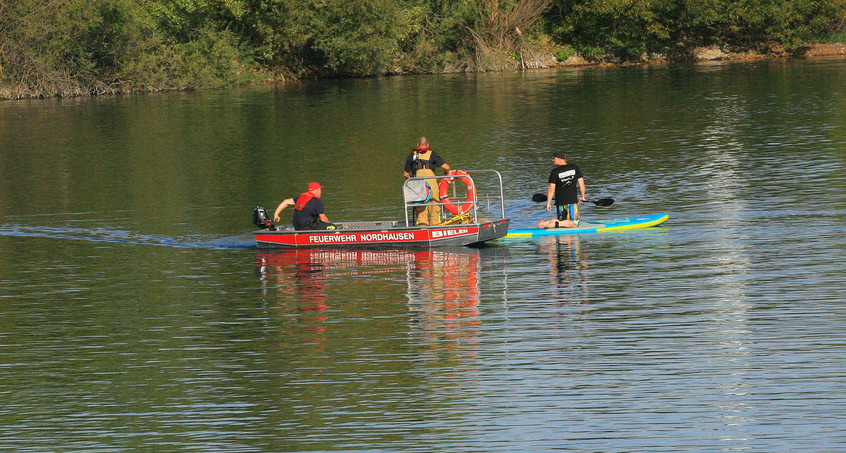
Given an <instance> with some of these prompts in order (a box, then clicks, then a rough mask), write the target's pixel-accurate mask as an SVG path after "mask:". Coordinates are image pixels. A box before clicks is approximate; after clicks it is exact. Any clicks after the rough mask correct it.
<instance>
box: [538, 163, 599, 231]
mask: <svg viewBox="0 0 846 453" xmlns="http://www.w3.org/2000/svg"><path fill="white" fill-rule="evenodd" d="M552 163H553V164H554V165H555V168H553V169H552V171H551V172H550V173H549V179H548V181H547V182H549V189H548V190H547V193H546V196H547V197H546V211H547V212H550V211H552V201H553V197H554V200H555V208H556V211H557V216H556V217H557V218H555V219H553V220H541V221H540V222H538V228H562V227H563V228H574V227H576V226H578V225H579V205H578V204H579V203H584V202H585V201H587V200H586V199H585V179H584V177H582V171H581V170H579V167H577V166H576V165H574V164H568V163H567V156H566V155H565V154H564V153H563V152H561V151H556V152H555V153H553V155H552ZM577 189H578V191H577ZM579 192H581V197H579Z"/></svg>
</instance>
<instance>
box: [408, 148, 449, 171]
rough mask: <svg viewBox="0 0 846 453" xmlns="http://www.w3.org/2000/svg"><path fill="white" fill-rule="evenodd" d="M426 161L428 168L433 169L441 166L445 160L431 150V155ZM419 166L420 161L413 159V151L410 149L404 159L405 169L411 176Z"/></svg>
mask: <svg viewBox="0 0 846 453" xmlns="http://www.w3.org/2000/svg"><path fill="white" fill-rule="evenodd" d="M421 154H422V153H421ZM426 163H428V166H429V168H430V169H432V171H434V170H435V169H436V168H438V167H443V165H444V164H445V163H446V161H445V160H444V158H443V157H441V156H440V155H439V154H438V153H436V152H434V151H432V155H431V156H429V160H428V161H427V162H426ZM420 167H421V165H420V161H415V160H414V151H412V152H411V154H409V155H408V157H407V158H406V159H405V171H406V172H408V174H410V175H411V176H415V175H416V174H417V170H418V169H419V168H420Z"/></svg>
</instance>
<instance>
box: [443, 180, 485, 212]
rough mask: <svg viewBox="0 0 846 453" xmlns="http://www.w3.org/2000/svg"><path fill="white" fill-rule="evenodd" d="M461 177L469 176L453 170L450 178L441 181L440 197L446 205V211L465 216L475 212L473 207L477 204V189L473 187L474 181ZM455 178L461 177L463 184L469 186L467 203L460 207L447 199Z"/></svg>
mask: <svg viewBox="0 0 846 453" xmlns="http://www.w3.org/2000/svg"><path fill="white" fill-rule="evenodd" d="M461 175H464V176H468V175H467V173H465V172H463V171H461V170H453V171H451V172H450V173H449V176H450V177H449V178H443V179H441V183H440V184H439V185H438V195H439V196H440V198H441V203H446V204H445V205H444V209H446V210H447V211H449V212H450V213H452V214H453V215H459V214H464V213H467V212H470V211H471V210H473V205H474V204H475V202H476V187H475V186H474V185H473V180H472V179H470V178H469V177H467V178H465V177H462V176H461ZM455 177H459V179H460V180H461V182H463V183H464V185H465V186H467V202H466V203H464V204H462V205H461V206H458V205H457V204H456V203H453V202H451V201H450V200H449V197H447V192H448V190H447V189H449V184H450V183H451V182H452V181H453V180H454V179H455Z"/></svg>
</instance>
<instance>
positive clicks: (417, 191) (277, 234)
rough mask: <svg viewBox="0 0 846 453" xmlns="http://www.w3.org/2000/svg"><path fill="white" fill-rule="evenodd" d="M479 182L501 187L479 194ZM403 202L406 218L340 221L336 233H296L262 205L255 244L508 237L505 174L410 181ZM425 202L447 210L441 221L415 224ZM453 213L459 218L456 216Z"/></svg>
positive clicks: (424, 243)
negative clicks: (434, 184) (275, 222)
mask: <svg viewBox="0 0 846 453" xmlns="http://www.w3.org/2000/svg"><path fill="white" fill-rule="evenodd" d="M474 177H475V178H474ZM426 179H430V180H431V179H440V180H442V181H441V183H440V184H439V187H435V188H432V187H429V185H428V184H427V183H426V181H425V180H426ZM476 179H479V180H485V181H488V182H490V183H491V184H490V185H491V187H493V186H498V187H496V188H497V189H498V192H495V193H492V194H486V195H482V194H480V193H479V192H478V190H477V186H476V182H477V181H476ZM455 181H457V182H460V184H455V183H454V182H455ZM448 186H451V187H452V194H451V195H450V194H448V195H449V196H447V197H445V196H444V195H445V192H446V191H448V190H449V188H450V187H448ZM461 187H463V188H464V190H465V193H463V194H462V193H458V192H460V189H461ZM432 193H438V194H439V195H440V196H441V199H442V201H441V202H437V203H433V202H432V201H430V200H431V195H432ZM403 202H404V205H405V219H404V220H387V221H374V222H340V223H335V229H334V230H295V229H294V227H293V226H292V225H278V226H277V225H273V224H272V223H271V222H270V221H269V219H268V217H267V211H266V210H265V209H264V208H262V207H258V208H256V209H255V210H254V211H253V223H255V224H256V226H258V227H259V228H260V229H259V230H258V231H256V232H255V233H254V234H255V238H256V244H257V245H258V247H259V248H300V247H332V248H337V247H354V248H358V247H373V248H386V247H401V248H407V247H456V246H468V245H476V244H482V243H484V242H486V241H490V240H493V239H498V238H501V237H505V235H506V234H508V226H509V223H510V219H507V218H505V205H504V201H503V192H502V176H501V175H500V174H499V172H497V171H495V170H468V171H453V172H451V173H450V175H447V176H435V177H432V176H428V177H426V178H409V179H407V180H406V181H405V183H404V184H403ZM427 203H428V204H436V205H440V206H442V207H444V209H441V216H442V219H441V220H442V222H441V223H440V224H439V225H434V226H428V225H427V226H422V225H421V226H415V225H414V208H416V207H420V206H422V205H424V204H427ZM450 208H453V209H450ZM453 212H461V214H458V215H453V214H452V213H453Z"/></svg>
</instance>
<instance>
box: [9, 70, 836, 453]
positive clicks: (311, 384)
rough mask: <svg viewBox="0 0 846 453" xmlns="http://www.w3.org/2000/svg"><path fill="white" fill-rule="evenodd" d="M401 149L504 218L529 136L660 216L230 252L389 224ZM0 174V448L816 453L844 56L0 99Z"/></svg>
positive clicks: (540, 164)
mask: <svg viewBox="0 0 846 453" xmlns="http://www.w3.org/2000/svg"><path fill="white" fill-rule="evenodd" d="M420 135H426V136H428V137H429V138H430V140H431V142H432V147H433V149H436V150H437V151H439V152H440V153H441V154H442V155H443V156H444V157H445V158H446V160H447V162H449V163H450V164H451V165H452V167H453V168H459V169H479V168H494V169H497V170H499V171H500V172H502V174H503V179H504V181H505V194H506V198H507V211H508V215H509V217H510V218H512V226H513V227H515V228H516V227H526V226H531V225H533V224H534V223H536V222H537V220H538V219H540V218H545V217H546V216H547V214H546V212H545V211H542V210H541V206H540V205H537V204H533V203H532V202H531V201H530V197H531V195H532V194H533V193H535V192H539V191H542V190H543V188H544V187H545V185H546V183H545V180H546V176H547V175H548V172H549V169H550V165H551V159H550V154H551V153H552V152H553V151H554V150H565V151H566V152H567V153H568V154H569V156H570V161H571V162H573V163H576V164H578V165H579V166H580V167H581V168H582V170H583V172H584V173H585V175H586V182H587V185H588V195H589V196H591V197H594V198H600V197H613V198H614V199H615V200H616V203H615V204H614V205H613V206H611V207H606V208H600V207H585V208H583V210H582V216H583V218H585V219H590V220H601V219H603V218H619V217H625V216H629V215H638V214H652V213H662V212H663V213H667V214H669V215H670V220H669V221H668V222H666V223H665V224H664V225H663V226H662V227H658V228H652V229H649V230H642V231H632V232H623V233H617V234H596V235H582V236H577V237H570V236H562V237H558V238H550V237H547V238H543V239H525V238H523V239H514V240H511V239H509V240H501V241H498V242H496V243H492V244H491V245H490V246H488V247H484V248H481V249H471V248H467V249H457V250H456V249H447V250H431V251H402V250H396V251H380V250H376V251H366V252H352V251H299V252H292V251H288V252H272V251H263V250H258V249H256V248H255V243H254V241H253V238H252V236H251V234H250V233H251V231H252V229H253V226H252V223H251V212H252V209H253V208H254V207H255V206H257V205H262V206H265V207H267V208H268V209H273V208H274V207H275V206H276V204H277V203H279V202H280V201H281V200H282V199H283V198H287V197H290V196H294V195H297V194H299V193H300V192H302V191H303V190H304V189H305V186H306V185H307V183H308V182H309V181H312V180H317V181H320V182H321V183H323V185H324V186H325V188H324V191H323V192H324V200H325V203H326V206H327V213H328V214H329V217H330V219H332V220H334V221H355V220H378V219H394V218H400V217H401V216H402V209H401V207H400V204H399V203H400V202H401V191H400V184H401V183H402V181H403V180H402V164H403V161H404V159H405V156H406V154H407V153H408V152H409V150H410V148H411V147H412V146H413V145H414V142H415V140H416V138H417V137H418V136H420ZM0 175H1V176H2V178H0V450H2V451H39V452H42V451H91V452H112V451H138V450H140V451H203V452H205V451H227V452H251V451H274V452H277V451H279V452H281V451H286V452H291V451H420V452H430V451H462V452H463V451H478V452H487V451H544V450H546V451H549V450H556V451H650V452H655V451H673V452H678V451H691V452H693V451H696V452H699V451H767V452H774V451H820V452H823V451H825V452H830V451H844V450H846V433H844V430H843V426H844V425H846V264H844V262H846V59H842V58H841V59H811V60H776V61H769V62H754V63H752V64H749V63H720V64H705V65H695V66H686V65H678V66H675V65H674V66H647V67H630V68H591V69H582V70H566V71H535V72H526V73H505V74H479V75H448V76H434V77H402V78H385V79H374V80H339V81H319V82H305V83H299V84H289V85H285V86H273V87H262V88H250V89H237V90H228V91H208V92H198V93H176V94H156V95H146V96H126V97H102V98H93V99H63V100H40V101H22V102H2V103H0ZM286 215H287V214H286Z"/></svg>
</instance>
